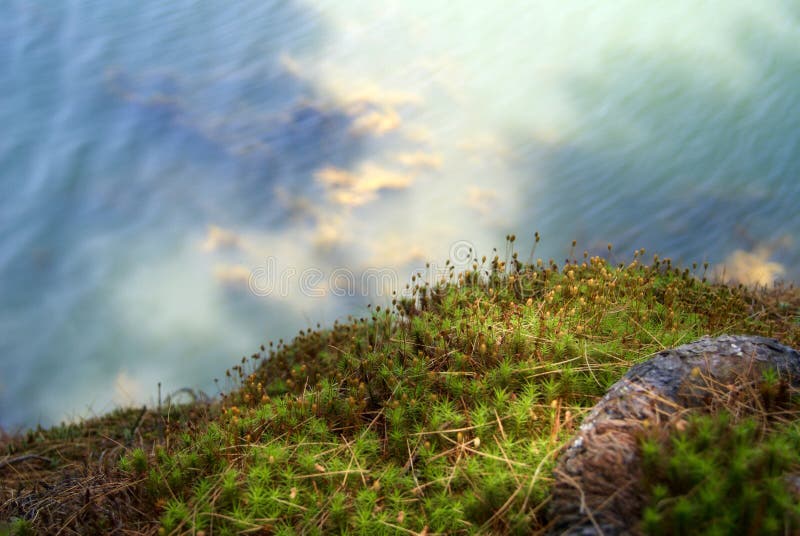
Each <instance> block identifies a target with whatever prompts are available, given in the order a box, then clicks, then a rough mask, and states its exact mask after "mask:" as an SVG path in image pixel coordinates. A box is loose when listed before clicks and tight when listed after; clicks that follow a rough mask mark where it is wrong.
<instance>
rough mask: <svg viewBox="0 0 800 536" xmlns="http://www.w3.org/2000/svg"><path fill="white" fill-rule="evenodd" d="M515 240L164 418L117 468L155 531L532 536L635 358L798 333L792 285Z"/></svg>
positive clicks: (251, 362) (154, 417)
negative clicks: (525, 249) (550, 257)
mask: <svg viewBox="0 0 800 536" xmlns="http://www.w3.org/2000/svg"><path fill="white" fill-rule="evenodd" d="M513 243H514V237H509V247H508V248H507V249H508V250H507V253H506V254H505V255H504V257H503V258H501V257H500V256H499V255H495V256H494V257H493V258H488V259H487V258H485V257H484V258H481V259H478V258H476V259H474V264H473V265H472V269H470V270H468V271H466V272H463V273H457V272H456V271H455V269H453V268H452V267H450V269H449V270H448V271H447V273H445V274H444V277H443V278H442V279H438V277H437V279H438V280H437V282H436V283H433V284H427V283H423V282H422V279H423V278H424V277H425V274H419V275H418V276H415V277H414V278H413V280H412V283H411V285H410V286H409V289H408V294H407V295H406V296H404V297H401V296H395V299H394V300H393V301H392V305H391V307H390V308H389V309H386V308H380V307H375V308H374V309H371V310H370V312H369V313H368V314H367V315H365V317H364V318H349V319H348V320H347V321H345V322H342V323H335V324H334V326H333V327H332V328H331V329H317V330H306V331H302V332H300V333H299V334H298V335H297V337H296V338H295V339H294V340H293V341H291V342H290V343H287V344H284V343H283V342H282V341H281V342H279V343H278V344H277V345H272V344H270V346H269V347H268V348H265V347H262V351H260V352H258V353H256V354H253V355H252V356H251V357H249V358H243V359H242V362H241V363H240V364H239V365H238V366H236V367H234V368H233V369H232V370H230V371H229V372H228V377H229V380H228V384H227V387H226V390H227V391H228V394H227V395H224V396H223V398H222V400H221V401H220V402H218V403H211V404H199V403H197V404H194V405H190V406H187V407H184V408H183V409H182V410H181V411H180V412H179V413H178V415H179V417H178V418H176V414H175V413H174V412H172V413H166V412H165V413H158V412H148V413H147V415H146V416H145V417H144V419H143V420H142V425H141V426H140V427H139V430H137V431H136V433H135V434H133V435H132V436H131V437H133V440H132V441H126V442H125V445H126V448H125V449H124V452H123V450H122V449H120V450H119V451H118V452H115V455H116V459H120V457H121V461H119V462H117V463H116V465H115V467H114V469H115V471H116V472H115V473H113V476H110V477H109V478H113V479H115V482H119V483H123V484H124V485H126V486H128V488H126V489H130V490H133V493H134V496H135V498H136V500H137V501H139V502H137V503H136V505H137V509H138V511H139V512H152V518H150V519H145V520H140V521H139V522H140V523H142V524H143V525H138V526H140V527H142V526H143V527H145V528H146V527H147V526H149V527H154V526H158V527H160V529H161V531H162V532H163V533H165V534H166V533H169V534H183V533H194V532H199V531H206V532H213V533H214V534H233V533H239V532H242V531H252V532H258V531H262V532H265V533H278V534H291V533H308V534H315V533H317V534H319V533H353V534H407V533H448V534H477V533H523V534H527V533H530V532H532V531H536V530H540V529H542V528H544V527H545V526H546V524H547V519H546V518H545V514H544V512H545V508H544V506H545V505H546V503H547V497H548V492H549V485H550V481H551V480H550V472H551V469H552V466H553V464H554V462H555V458H556V456H557V453H558V450H559V448H560V447H561V446H562V445H563V444H564V442H565V441H566V440H567V439H568V438H569V437H570V436H571V434H572V433H573V432H574V430H575V427H576V425H577V424H578V423H579V422H580V419H581V417H582V415H583V414H584V413H585V412H586V411H587V410H588V408H590V407H591V406H592V405H593V404H594V403H595V402H596V401H597V400H598V398H599V397H600V396H602V394H603V393H604V392H605V391H606V389H607V388H608V387H609V386H610V385H611V384H612V383H614V382H615V381H617V380H618V379H619V378H620V377H621V376H622V375H623V374H624V373H625V372H626V371H627V370H628V368H629V367H630V366H631V365H632V364H634V363H636V362H639V361H641V360H643V359H645V358H646V357H647V356H649V355H650V354H652V353H654V352H656V351H659V350H662V349H664V348H668V347H672V346H675V345H678V344H681V343H685V342H689V341H691V340H693V339H696V338H699V337H700V336H701V335H703V334H719V333H722V332H747V333H753V334H760V335H767V336H776V337H779V338H781V339H782V340H783V341H784V342H785V343H786V344H789V345H797V343H798V342H800V330H799V329H798V326H797V323H796V322H795V317H796V314H797V310H798V309H797V304H798V303H800V299H799V298H798V296H797V293H796V292H795V291H794V290H793V289H783V290H781V291H780V295H779V296H776V294H775V293H774V292H767V291H765V290H759V291H755V290H749V289H745V288H742V287H728V286H724V285H715V284H710V283H708V282H706V281H703V280H701V279H700V277H702V274H694V273H693V272H691V271H689V270H681V269H679V268H675V267H673V266H672V264H671V262H669V261H668V260H665V261H662V260H659V259H654V261H653V263H651V264H650V265H645V264H644V263H643V262H642V260H643V258H644V251H643V250H642V251H638V252H636V254H635V255H634V258H633V259H632V260H631V262H629V263H626V264H622V265H612V264H610V263H609V262H608V261H607V260H604V259H602V258H597V257H595V258H590V257H589V256H588V254H584V255H583V257H582V258H579V259H570V260H569V261H567V262H565V263H564V264H563V265H557V264H556V263H554V262H552V261H551V262H548V263H545V262H542V261H538V262H533V263H523V262H521V261H520V260H519V259H518V257H517V255H516V254H515V253H514V252H513ZM439 275H441V274H439ZM787 303H788V304H790V305H789V306H788V307H787V305H786V304H787ZM189 412H193V415H194V417H190V418H187V417H186V415H188V414H189ZM167 415H169V422H167ZM180 415H183V416H182V417H181V416H180ZM42 434H44V435H43V437H50V436H48V434H49V432H42ZM129 435H131V434H129ZM6 448H9V449H13V450H15V451H17V450H25V449H29V447H26V446H25V445H24V441H23V442H21V443H14V442H11V443H9V445H8V446H7V447H6ZM136 449H140V450H136ZM29 450H30V449H29ZM33 450H35V448H34V449H33ZM112 459H113V456H112ZM6 504H11V503H6ZM14 504H16V503H14ZM5 508H6V511H10V510H11V509H13V506H6V507H5ZM148 523H150V525H148Z"/></svg>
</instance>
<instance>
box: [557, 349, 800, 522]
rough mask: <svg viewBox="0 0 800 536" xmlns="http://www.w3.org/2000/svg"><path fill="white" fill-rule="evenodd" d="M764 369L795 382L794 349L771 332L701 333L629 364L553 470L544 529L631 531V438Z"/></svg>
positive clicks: (637, 479) (637, 471) (634, 499)
mask: <svg viewBox="0 0 800 536" xmlns="http://www.w3.org/2000/svg"><path fill="white" fill-rule="evenodd" d="M767 369H774V370H775V371H776V372H777V373H778V375H779V377H780V378H781V379H782V380H783V381H785V382H787V383H789V384H792V385H798V384H800V353H798V352H797V351H796V350H793V349H792V348H789V347H787V346H784V345H782V344H780V343H779V342H778V341H776V340H774V339H768V338H764V337H754V336H741V335H735V336H729V335H723V336H721V337H717V338H709V337H704V338H702V339H700V340H698V341H695V342H692V343H689V344H685V345H683V346H679V347H677V348H674V349H671V350H664V351H662V352H659V353H657V354H656V355H655V356H654V357H652V358H651V359H649V360H647V361H645V362H643V363H640V364H638V365H636V366H634V367H632V368H631V370H630V371H628V373H627V374H626V375H625V376H624V377H623V378H622V379H621V380H620V381H619V382H617V383H615V384H614V385H613V386H612V387H611V389H609V391H608V393H607V394H606V395H605V396H604V397H603V398H602V399H601V400H600V402H598V403H597V405H596V406H595V407H594V408H593V409H592V411H591V412H590V413H589V414H588V415H587V417H586V418H585V419H584V421H583V424H582V425H581V427H580V430H579V432H578V434H577V436H576V437H575V439H574V440H573V441H572V442H571V443H570V444H569V445H568V446H567V447H566V449H565V450H564V452H563V453H562V455H561V457H560V459H559V462H558V464H557V467H556V470H555V483H554V486H553V494H552V501H551V506H550V514H551V518H552V524H551V529H550V534H570V535H587V536H588V535H595V534H605V535H606V536H608V535H614V534H619V535H622V534H637V533H638V529H637V525H638V521H639V519H640V517H641V510H642V508H643V506H644V500H645V497H644V495H643V492H642V489H641V481H642V478H641V477H642V471H641V467H640V459H639V452H638V437H639V435H640V434H641V433H642V432H643V431H644V429H645V427H647V426H658V425H660V424H664V423H667V422H670V421H674V420H675V419H676V417H677V416H678V414H679V413H680V412H683V411H685V410H686V409H689V408H698V407H708V406H709V405H712V404H714V403H715V402H719V401H720V399H721V398H725V397H729V396H731V395H732V394H733V393H739V394H741V393H743V392H744V393H745V394H746V392H747V390H746V389H744V390H743V389H742V386H746V385H752V382H753V381H758V379H760V378H761V375H762V374H763V373H764V371H765V370H767Z"/></svg>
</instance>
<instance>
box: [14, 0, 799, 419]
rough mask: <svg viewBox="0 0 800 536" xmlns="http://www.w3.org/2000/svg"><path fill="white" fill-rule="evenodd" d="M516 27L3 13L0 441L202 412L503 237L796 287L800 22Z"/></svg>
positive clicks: (631, 9) (724, 11) (563, 18)
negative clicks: (271, 366)
mask: <svg viewBox="0 0 800 536" xmlns="http://www.w3.org/2000/svg"><path fill="white" fill-rule="evenodd" d="M523 4H525V3H524V2H522V3H519V2H518V3H515V4H514V7H503V8H498V7H497V5H495V4H494V3H490V2H477V1H474V2H473V1H469V2H467V1H465V2H461V3H460V4H459V9H458V10H454V9H453V7H452V3H448V2H438V1H431V0H425V1H424V2H423V1H411V0H402V1H400V0H398V1H386V2H374V1H369V2H368V1H364V2H359V1H354V0H336V1H332V0H330V1H329V0H308V1H302V2H301V1H297V0H294V1H291V0H281V1H277V0H276V1H265V0H258V1H255V0H253V1H251V0H241V1H239V2H235V3H223V2H200V3H198V2H189V1H186V0H183V1H181V0H176V1H173V2H160V1H159V2H156V1H150V0H146V1H142V2H137V3H135V4H134V3H131V2H110V1H100V0H97V1H92V0H64V1H61V2H39V1H33V0H31V1H22V0H4V1H0V95H2V98H1V99H0V124H2V125H3V130H2V135H0V426H2V427H4V428H6V429H16V428H18V427H21V426H32V425H35V424H36V423H42V424H48V423H53V422H58V421H60V420H62V419H69V418H75V417H80V416H84V415H89V414H92V413H98V412H102V411H105V410H108V409H110V408H112V407H114V406H115V404H119V403H133V402H139V403H141V402H148V401H152V400H153V399H154V397H155V394H156V389H157V387H156V386H157V383H158V382H159V381H161V382H163V391H164V392H165V393H168V392H170V391H172V390H175V389H178V388H180V387H184V386H188V387H195V388H201V389H206V390H208V391H209V392H210V393H215V392H216V391H215V388H214V384H213V382H212V379H213V378H214V377H215V376H220V375H222V374H223V373H224V370H225V369H226V368H227V367H228V366H230V365H231V364H233V363H234V362H235V361H236V360H237V359H238V358H239V357H240V356H241V355H243V354H249V353H251V352H252V351H253V350H255V349H256V347H257V346H258V345H259V344H260V343H261V342H264V341H267V340H270V339H277V338H280V337H290V336H291V335H292V334H293V333H295V332H296V330H297V329H303V328H306V327H310V326H314V325H316V323H317V322H320V323H323V324H330V323H332V322H333V320H334V319H336V318H339V317H342V316H343V315H346V314H348V313H358V312H361V311H363V310H364V306H365V304H366V303H367V302H369V301H372V302H377V303H381V302H382V301H387V300H388V299H390V298H388V297H386V292H387V290H391V289H392V288H395V287H396V286H397V285H400V284H404V283H405V281H406V278H407V277H408V274H410V272H411V270H412V269H414V268H416V267H419V266H421V264H422V263H423V262H424V260H427V259H431V260H434V261H436V260H439V261H441V262H443V261H444V260H445V259H447V258H448V256H452V257H453V258H454V260H460V259H461V256H462V255H463V253H464V247H465V246H464V244H463V241H468V242H469V243H470V244H472V245H473V246H474V247H475V248H476V249H477V250H478V252H480V253H490V252H491V248H492V247H493V246H502V244H503V237H504V235H505V234H506V233H509V232H515V233H516V234H517V235H518V236H519V237H520V242H521V243H522V244H523V246H522V249H523V251H524V252H527V248H528V247H529V244H530V242H531V237H532V234H533V231H534V230H538V231H540V232H541V233H542V234H543V235H544V237H545V241H544V243H543V245H542V247H541V248H540V249H539V250H538V251H537V256H539V255H541V256H544V257H548V256H553V257H556V258H559V257H560V258H563V257H564V256H566V255H567V254H568V252H569V247H568V244H569V242H570V241H571V240H572V239H573V238H574V239H577V240H578V241H579V250H582V249H589V250H591V251H600V250H602V249H604V248H605V243H606V242H607V241H611V242H613V243H614V244H615V249H616V250H618V251H620V255H621V257H623V258H624V257H627V256H629V255H630V253H631V252H632V251H633V249H635V248H639V247H647V248H648V249H649V250H650V251H651V252H654V251H659V252H661V253H662V254H668V255H671V256H672V257H673V258H677V259H683V260H684V261H685V262H691V261H695V260H696V261H703V260H709V261H712V262H715V263H723V262H725V263H726V266H727V268H726V274H727V275H735V276H736V277H738V278H739V279H740V280H745V281H749V282H754V281H766V280H770V279H773V278H775V277H781V278H785V279H797V276H798V269H797V268H796V267H797V266H798V261H800V250H798V247H797V246H796V245H795V244H794V243H793V242H792V238H794V237H796V236H798V235H800V216H799V215H798V211H797V206H798V202H800V181H799V180H798V175H799V174H800V68H799V66H800V1H778V0H762V1H761V2H757V3H754V2H752V1H749V0H748V1H745V0H717V1H715V0H710V1H707V2H702V3H698V2H694V1H689V0H676V1H673V2H670V3H663V2H641V1H640V0H630V1H627V0H610V1H608V2H603V3H602V4H601V5H593V6H592V7H587V6H588V5H589V4H587V3H586V2H582V1H577V0H575V1H573V0H544V1H539V2H528V3H527V4H528V5H523ZM309 269H312V271H309ZM375 270H379V272H376V271H375ZM364 274H367V275H370V274H371V275H370V277H368V278H367V279H365V278H364V277H363V276H364ZM376 274H377V277H372V276H375V275H376ZM393 274H394V275H393ZM343 282H344V283H343ZM340 294H346V295H345V296H340Z"/></svg>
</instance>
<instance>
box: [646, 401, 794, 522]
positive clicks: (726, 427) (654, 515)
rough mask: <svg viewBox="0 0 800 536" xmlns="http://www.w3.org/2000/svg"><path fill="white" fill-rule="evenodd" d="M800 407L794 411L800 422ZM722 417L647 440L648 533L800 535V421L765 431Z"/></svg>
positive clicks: (754, 422)
mask: <svg viewBox="0 0 800 536" xmlns="http://www.w3.org/2000/svg"><path fill="white" fill-rule="evenodd" d="M797 411H798V408H797V407H795V408H793V414H794V417H795V418H796V417H797V416H798V415H797ZM763 425H764V422H763V419H756V418H755V417H748V418H745V419H742V420H738V421H737V420H736V419H733V418H732V417H731V415H730V414H728V413H726V412H723V413H719V414H716V415H700V416H694V417H691V418H689V419H688V422H687V423H686V424H685V428H684V427H682V429H681V430H680V431H675V432H674V433H673V434H671V435H670V436H669V437H668V438H667V439H666V440H664V439H663V438H662V439H656V438H648V439H646V440H645V441H644V442H643V445H642V453H643V455H644V456H643V458H644V460H643V461H644V464H643V465H644V472H645V484H646V489H647V491H648V494H649V496H650V504H649V505H648V506H647V507H646V508H645V510H644V512H643V520H642V528H643V529H644V532H645V533H647V534H688V533H692V534H787V533H791V534H795V533H797V532H798V531H800V505H798V486H797V484H796V482H795V481H794V479H796V478H798V475H800V421H798V420H796V421H795V422H791V423H785V422H782V423H781V425H780V426H775V425H773V426H767V427H765V426H763Z"/></svg>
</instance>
